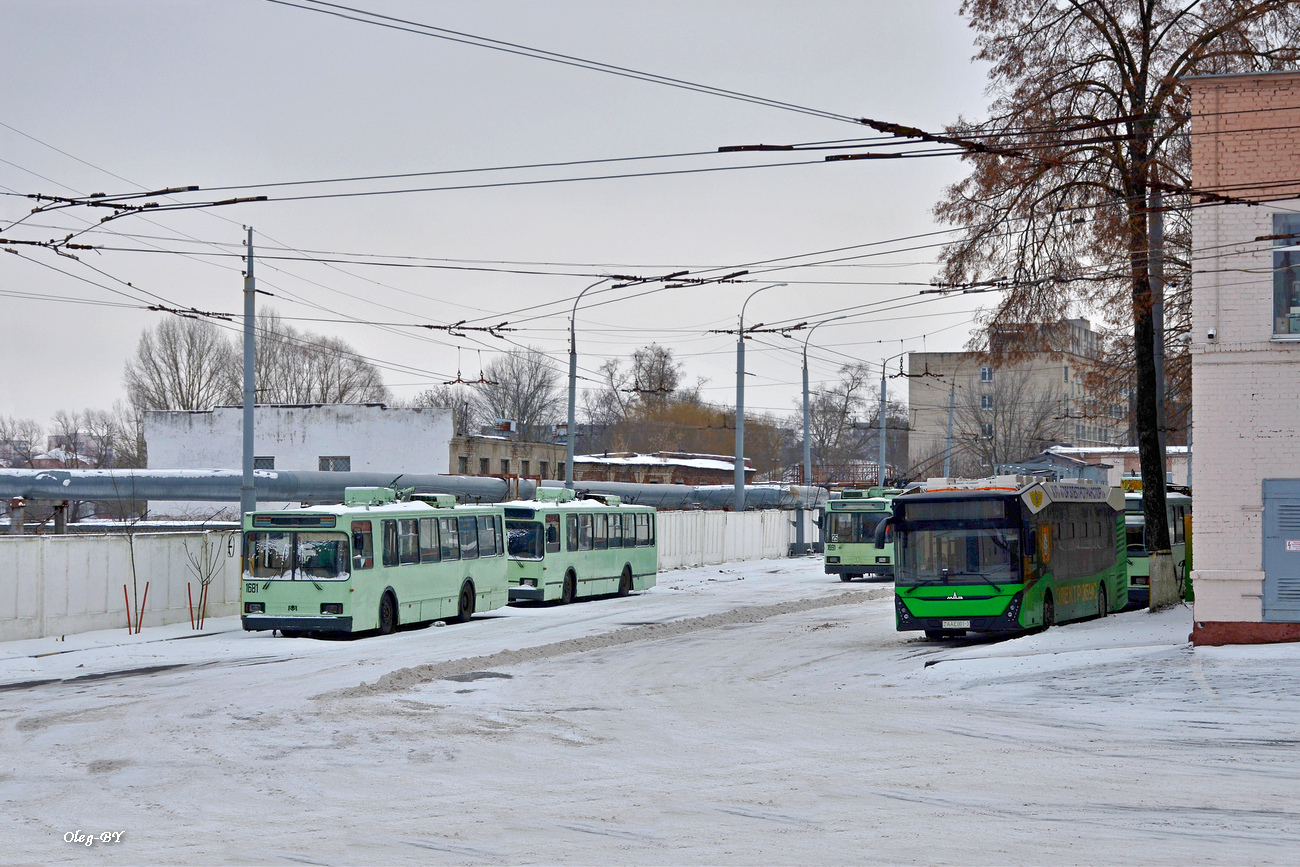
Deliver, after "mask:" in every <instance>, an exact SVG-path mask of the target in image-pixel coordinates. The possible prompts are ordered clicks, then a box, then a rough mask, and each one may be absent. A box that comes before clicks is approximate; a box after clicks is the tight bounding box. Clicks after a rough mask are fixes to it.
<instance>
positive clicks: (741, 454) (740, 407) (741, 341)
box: [733, 283, 788, 512]
mask: <svg viewBox="0 0 1300 867" xmlns="http://www.w3.org/2000/svg"><path fill="white" fill-rule="evenodd" d="M785 285H788V284H785V283H769V284H768V285H766V286H759V287H758V288H757V289H755V290H754V291H753V292H750V293H749V297H747V298H746V299H745V303H744V304H741V305H740V327H739V328H737V329H736V459H735V476H734V483H735V486H736V497H735V503H734V506H733V508H734V509H735V510H736V511H737V512H743V511H745V308H746V307H747V306H748V305H749V299H750V298H753V297H754V296H755V295H757V294H758V293H759V292H762V291H763V290H764V289H771V288H773V287H775V286H785Z"/></svg>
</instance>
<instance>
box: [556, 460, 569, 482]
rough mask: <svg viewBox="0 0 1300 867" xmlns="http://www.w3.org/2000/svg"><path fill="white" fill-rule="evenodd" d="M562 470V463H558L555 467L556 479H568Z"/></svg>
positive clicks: (567, 475)
mask: <svg viewBox="0 0 1300 867" xmlns="http://www.w3.org/2000/svg"><path fill="white" fill-rule="evenodd" d="M564 469H565V467H564V461H560V462H559V463H558V464H556V465H555V477H556V478H557V479H567V478H568V477H569V474H568V473H566V472H565V471H564Z"/></svg>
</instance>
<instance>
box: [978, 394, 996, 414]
mask: <svg viewBox="0 0 1300 867" xmlns="http://www.w3.org/2000/svg"><path fill="white" fill-rule="evenodd" d="M980 409H983V410H989V409H993V395H991V394H981V395H980Z"/></svg>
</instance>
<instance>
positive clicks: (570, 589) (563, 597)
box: [560, 570, 578, 605]
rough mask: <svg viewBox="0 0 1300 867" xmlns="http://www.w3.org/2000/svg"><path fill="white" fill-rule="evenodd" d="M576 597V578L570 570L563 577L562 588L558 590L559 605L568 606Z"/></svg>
mask: <svg viewBox="0 0 1300 867" xmlns="http://www.w3.org/2000/svg"><path fill="white" fill-rule="evenodd" d="M577 595H578V576H576V575H574V574H573V572H572V570H570V571H569V572H568V574H566V575H565V576H564V587H563V588H561V590H560V604H561V605H568V604H569V603H570V602H572V601H573V597H575V596H577Z"/></svg>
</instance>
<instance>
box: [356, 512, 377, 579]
mask: <svg viewBox="0 0 1300 867" xmlns="http://www.w3.org/2000/svg"><path fill="white" fill-rule="evenodd" d="M374 565H375V541H374V533H373V532H371V529H370V522H369V521H353V522H352V568H353V569H354V570H355V569H370V568H371V567H373V566H374Z"/></svg>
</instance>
